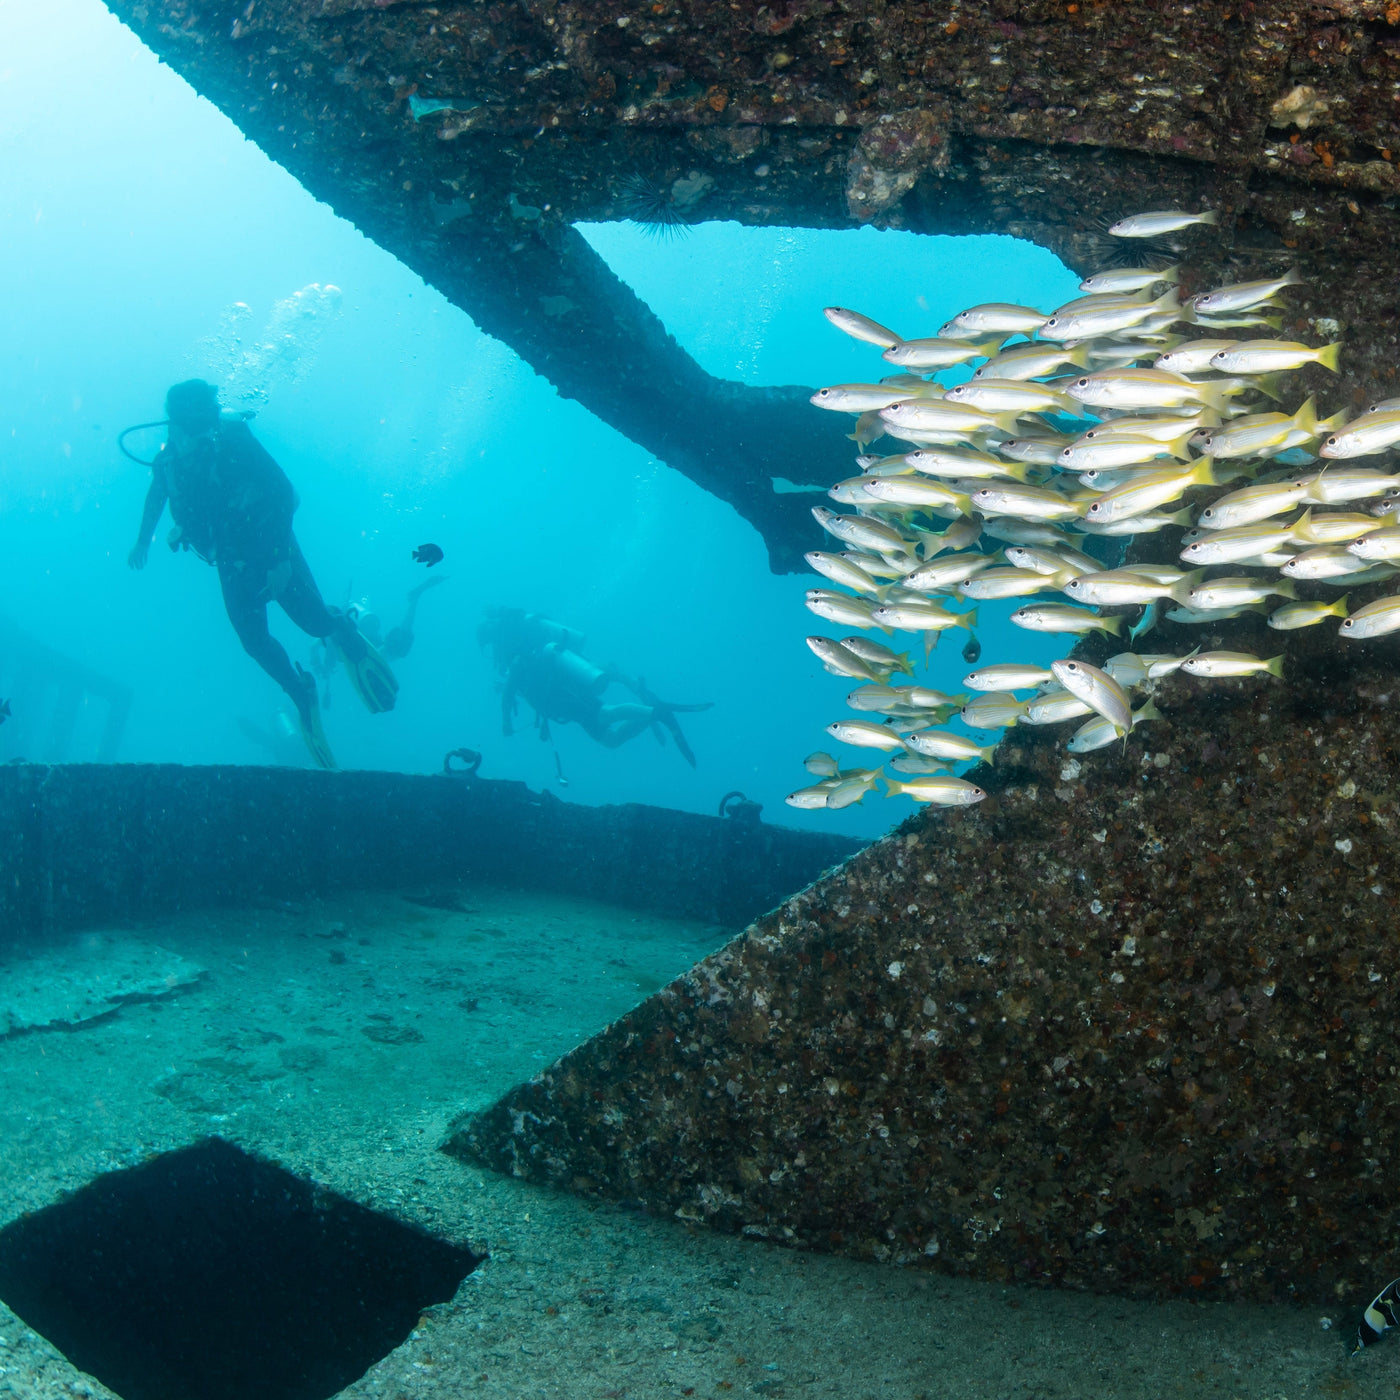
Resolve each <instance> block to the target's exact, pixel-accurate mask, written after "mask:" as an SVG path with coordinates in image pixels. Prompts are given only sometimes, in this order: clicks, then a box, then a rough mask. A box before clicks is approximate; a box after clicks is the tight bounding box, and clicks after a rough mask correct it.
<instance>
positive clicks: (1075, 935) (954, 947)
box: [447, 669, 1400, 1303]
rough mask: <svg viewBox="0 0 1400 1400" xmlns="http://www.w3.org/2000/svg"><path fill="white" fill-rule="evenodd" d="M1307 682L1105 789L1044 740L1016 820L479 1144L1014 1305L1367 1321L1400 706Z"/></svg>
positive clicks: (1142, 751) (970, 835) (1380, 1171)
mask: <svg viewBox="0 0 1400 1400" xmlns="http://www.w3.org/2000/svg"><path fill="white" fill-rule="evenodd" d="M1301 689H1302V691H1303V694H1302V696H1301V698H1300V695H1299V693H1298V692H1297V691H1289V690H1287V689H1285V688H1284V687H1282V686H1279V685H1276V684H1272V685H1271V684H1265V683H1260V682H1257V681H1247V682H1231V683H1226V684H1223V685H1222V684H1220V683H1218V682H1217V683H1215V684H1214V685H1212V686H1207V685H1204V684H1201V683H1199V682H1197V681H1195V680H1194V679H1192V678H1189V677H1181V678H1172V679H1170V680H1169V681H1167V682H1164V683H1163V684H1162V686H1161V688H1160V690H1159V693H1158V701H1157V703H1158V704H1159V706H1160V707H1161V708H1162V710H1163V712H1164V714H1165V715H1166V716H1167V717H1166V718H1165V719H1164V720H1162V721H1161V722H1158V723H1154V724H1152V725H1150V726H1144V727H1143V728H1141V729H1139V730H1138V731H1137V734H1136V735H1135V736H1134V741H1133V743H1132V744H1131V745H1129V746H1128V748H1127V750H1126V753H1119V752H1117V751H1116V750H1105V751H1100V752H1099V753H1095V754H1088V755H1085V756H1083V758H1082V759H1080V760H1078V761H1075V760H1074V758H1073V756H1072V755H1068V754H1067V753H1066V752H1065V751H1064V749H1063V748H1062V747H1059V746H1057V745H1056V744H1054V742H1053V741H1049V740H1046V739H1045V738H1044V737H1043V736H1042V735H1037V734H1031V733H1030V732H1029V731H1024V732H1016V733H1013V734H1012V735H1011V736H1010V737H1009V738H1008V739H1007V741H1006V746H1005V748H1004V749H1003V750H1002V752H1001V753H1000V755H999V757H998V761H997V767H996V769H995V771H989V770H986V769H984V770H981V773H980V775H979V778H978V780H979V781H981V782H983V783H984V784H985V786H987V787H988V789H989V790H990V794H991V795H990V797H989V799H988V801H987V802H986V803H985V804H984V805H982V806H980V807H975V808H971V809H968V810H967V811H966V812H964V813H959V814H955V815H951V816H948V815H938V814H931V815H921V816H918V817H915V818H913V819H911V820H910V821H908V822H906V823H905V824H904V826H903V827H901V828H900V829H899V830H897V831H896V832H894V833H893V834H891V835H890V836H888V837H886V838H885V839H883V840H882V841H880V842H878V843H877V844H876V845H874V846H872V847H870V848H868V849H867V850H866V851H864V852H861V853H860V854H858V855H856V856H854V857H852V858H851V859H850V860H849V861H848V862H847V863H846V864H845V865H844V867H842V868H841V869H839V870H838V871H836V872H833V873H831V874H829V875H827V876H826V877H824V878H823V879H822V880H820V881H819V882H818V883H816V884H815V885H813V886H811V887H810V888H809V889H807V890H805V891H804V892H802V893H801V894H799V895H797V896H795V897H794V898H792V899H791V900H789V901H787V902H786V903H785V904H783V905H782V906H781V907H780V908H778V909H776V910H774V911H773V912H772V913H770V914H768V915H766V916H765V917H764V918H762V919H760V920H759V921H758V922H757V923H755V924H754V925H753V926H752V927H751V928H750V929H749V930H748V931H747V933H746V934H745V935H744V936H742V937H741V938H740V939H738V940H737V941H735V942H734V943H732V944H730V945H729V946H728V947H727V948H726V949H724V950H723V951H722V952H721V953H719V954H717V955H715V956H714V957H712V958H710V959H708V960H706V961H705V962H703V963H701V964H699V965H698V966H697V967H695V968H694V969H693V970H692V971H691V972H689V973H688V974H687V975H686V976H685V977H683V978H681V979H679V980H678V981H677V982H675V983H673V984H672V985H671V986H670V987H668V988H666V989H665V990H664V991H662V992H661V993H659V994H657V995H656V996H654V997H653V998H652V999H651V1000H650V1001H648V1002H646V1003H644V1004H643V1005H642V1006H640V1007H638V1008H637V1009H636V1010H635V1011H634V1012H632V1013H631V1014H630V1015H628V1016H627V1017H625V1018H623V1019H622V1020H621V1021H619V1022H617V1023H616V1024H615V1025H614V1026H613V1027H611V1028H610V1029H609V1030H608V1031H607V1032H606V1033H605V1034H603V1035H601V1036H599V1037H598V1038H596V1039H595V1040H593V1041H592V1042H589V1043H588V1044H586V1045H584V1046H582V1047H580V1048H579V1049H578V1050H576V1051H574V1052H573V1053H572V1054H570V1055H568V1056H566V1057H565V1058H564V1059H562V1060H560V1061H559V1062H558V1063H557V1064H556V1065H554V1066H553V1067H551V1068H550V1069H549V1070H548V1071H547V1072H545V1073H542V1074H540V1075H539V1076H537V1077H536V1078H535V1079H534V1080H532V1081H531V1082H530V1083H528V1084H525V1085H522V1086H521V1087H520V1088H519V1089H517V1090H516V1091H514V1092H513V1093H511V1094H510V1095H508V1096H507V1097H506V1098H504V1099H503V1100H501V1102H500V1103H498V1104H497V1105H496V1106H495V1107H494V1108H492V1109H491V1110H490V1111H488V1112H486V1113H485V1114H483V1115H481V1116H480V1117H478V1118H475V1119H473V1120H470V1121H466V1122H464V1123H462V1124H461V1125H459V1127H458V1129H457V1131H456V1132H455V1133H454V1135H453V1137H452V1138H451V1139H450V1141H449V1143H448V1144H447V1150H449V1151H451V1152H453V1153H456V1154H458V1155H460V1156H462V1157H464V1158H466V1159H468V1160H471V1161H475V1162H479V1163H484V1164H488V1165H490V1166H493V1167H495V1168H497V1169H499V1170H501V1171H507V1172H512V1173H514V1174H516V1175H517V1176H521V1177H525V1178H527V1179H529V1180H533V1181H538V1182H541V1183H548V1184H550V1185H554V1186H561V1187H565V1188H567V1189H569V1190H572V1191H579V1192H585V1193H589V1194H595V1195H600V1196H606V1197H609V1198H612V1199H616V1200H624V1201H631V1202H635V1203H637V1204H639V1205H641V1206H642V1207H644V1208H646V1209H647V1210H651V1211H655V1212H658V1213H663V1214H667V1215H672V1216H675V1217H676V1218H678V1219H681V1220H690V1221H697V1222H699V1221H703V1222H706V1223H708V1224H710V1225H713V1226H715V1227H718V1228H721V1229H725V1230H732V1231H741V1232H743V1233H744V1234H747V1235H752V1236H756V1237H759V1238H762V1239H767V1240H773V1241H776V1242H779V1243H785V1244H790V1245H795V1246H798V1247H801V1248H809V1249H818V1250H834V1251H836V1252H839V1253H843V1254H851V1255H855V1256H858V1257H862V1258H870V1259H878V1260H888V1261H892V1262H897V1263H903V1264H917V1265H924V1266H930V1267H932V1268H935V1269H939V1270H946V1271H951V1272H955V1273H961V1274H968V1275H972V1276H976V1277H982V1278H993V1279H1002V1280H1007V1281H1012V1280H1014V1281H1019V1282H1041V1283H1052V1284H1060V1285H1069V1286H1075V1287H1083V1288H1089V1289H1094V1290H1102V1291H1113V1292H1120V1293H1126V1294H1131V1295H1135V1296H1151V1297H1161V1296H1166V1295H1171V1294H1182V1293H1184V1294H1188V1295H1197V1296H1202V1295H1215V1296H1234V1297H1239V1298H1247V1299H1255V1300H1281V1299H1295V1300H1303V1299H1306V1300H1309V1301H1312V1302H1316V1303H1328V1302H1335V1301H1336V1300H1337V1299H1338V1298H1339V1297H1341V1298H1347V1299H1353V1300H1354V1299H1355V1298H1358V1297H1361V1296H1363V1295H1365V1296H1370V1292H1371V1291H1374V1289H1375V1288H1376V1287H1378V1286H1379V1285H1380V1284H1381V1283H1383V1282H1384V1281H1385V1279H1386V1278H1388V1277H1389V1276H1390V1274H1391V1273H1393V1272H1394V1270H1393V1267H1392V1265H1393V1262H1394V1259H1393V1253H1392V1252H1391V1249H1390V1243H1389V1242H1390V1241H1391V1240H1392V1239H1393V1236H1394V1230H1395V1227H1396V1224H1397V1215H1398V1214H1400V1211H1397V1206H1396V1204H1395V1200H1394V1193H1393V1190H1392V1183H1391V1179H1390V1178H1391V1175H1392V1174H1391V1172H1390V1171H1389V1164H1390V1163H1391V1161H1392V1160H1393V1156H1394V1153H1395V1152H1396V1151H1397V1149H1400V1115H1397V1108H1400V1078H1397V1065H1396V1058H1395V1055H1394V1045H1395V1039H1394V1026H1395V1022H1396V1017H1397V1014H1400V947H1397V945H1396V942H1395V937H1394V934H1395V928H1396V924H1397V920H1396V906H1397V898H1400V856H1397V853H1396V847H1395V834H1394V832H1395V823H1396V822H1397V820H1400V800H1398V798H1397V794H1398V793H1400V789H1397V776H1400V775H1398V774H1397V759H1398V758H1400V748H1398V746H1400V723H1398V722H1397V718H1396V715H1395V712H1394V703H1395V701H1396V700H1397V699H1400V689H1396V688H1395V685H1394V678H1393V676H1392V675H1390V674H1389V673H1388V672H1383V671H1378V670H1374V669H1372V670H1365V669H1359V670H1357V671H1355V672H1353V673H1352V674H1350V675H1348V676H1347V677H1345V679H1342V680H1340V681H1339V682H1338V683H1336V684H1335V685H1333V686H1331V687H1326V686H1324V685H1321V684H1318V685H1317V686H1316V688H1311V687H1309V686H1303V687H1302V688H1301ZM1027 734H1029V737H1026V735H1027Z"/></svg>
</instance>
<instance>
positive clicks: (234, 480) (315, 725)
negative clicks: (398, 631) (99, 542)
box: [128, 379, 398, 768]
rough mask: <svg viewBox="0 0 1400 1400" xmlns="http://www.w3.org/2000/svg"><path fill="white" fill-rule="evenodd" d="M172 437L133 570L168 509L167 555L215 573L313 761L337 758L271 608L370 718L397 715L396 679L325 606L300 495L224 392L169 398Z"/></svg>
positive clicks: (150, 496) (193, 387) (178, 388)
mask: <svg viewBox="0 0 1400 1400" xmlns="http://www.w3.org/2000/svg"><path fill="white" fill-rule="evenodd" d="M165 409H166V415H167V418H168V420H169V436H168V439H167V441H166V443H165V445H164V446H163V447H162V448H161V450H160V452H159V453H158V454H157V456H156V458H155V460H154V461H153V462H152V463H151V464H150V466H151V486H150V490H149V491H147V493H146V504H145V508H144V510H143V511H142V514H141V528H140V533H139V534H138V536H137V540H136V546H135V548H134V549H133V550H132V551H131V554H130V556H129V558H128V562H129V563H130V565H131V567H132V568H133V569H141V568H144V567H145V565H146V559H147V556H148V555H149V552H150V547H151V541H152V539H153V538H154V537H155V532H156V526H157V525H158V524H159V523H160V517H161V512H162V511H163V510H164V509H165V506H166V504H167V502H168V503H169V506H170V515H171V518H172V519H173V520H174V522H175V528H174V529H173V530H172V531H171V533H170V547H171V549H173V550H174V549H192V550H194V552H195V553H196V554H198V555H199V557H200V558H201V559H203V560H205V562H206V563H210V564H213V565H214V566H215V568H217V569H218V571H219V584H220V587H221V588H222V589H223V595H224V606H225V608H226V609H227V610H228V616H229V621H230V622H232V623H233V628H234V631H235V632H237V633H238V639H239V641H241V642H242V643H243V648H244V650H245V651H246V652H247V653H248V655H249V656H251V657H252V658H253V660H254V661H256V662H257V663H258V665H259V666H261V667H262V668H263V670H264V671H266V672H267V674H268V675H269V676H271V677H272V679H273V680H275V681H276V682H277V684H278V685H280V686H281V687H282V689H283V690H285V691H286V692H287V694H288V696H290V697H291V700H292V703H293V704H294V705H295V706H296V709H297V715H298V717H299V718H300V720H301V730H302V737H303V739H305V741H306V746H307V748H308V749H310V751H311V754H312V756H313V757H314V758H315V760H316V762H317V763H319V764H320V765H321V766H322V767H323V768H333V767H334V766H335V760H334V758H333V757H332V755H331V752H330V748H329V746H328V745H327V743H326V737H325V733H324V731H323V730H322V728H321V719H320V712H319V709H318V706H317V703H316V681H315V678H314V677H313V676H311V675H309V674H308V673H307V672H306V671H304V670H303V669H302V668H301V667H300V666H295V667H294V666H293V665H292V662H291V660H290V658H289V657H288V656H287V653H286V651H285V650H284V649H283V647H282V645H281V643H280V642H278V641H277V639H276V638H275V637H273V636H272V634H271V632H269V631H268V626H267V605H268V604H269V603H272V602H276V603H277V604H279V605H280V607H281V608H282V611H283V612H285V613H286V614H287V616H288V617H289V618H291V620H292V621H293V622H294V623H295V624H296V625H297V626H298V627H299V628H301V630H302V631H303V632H306V633H308V634H309V635H310V636H313V637H319V638H323V639H326V640H328V641H329V642H330V643H331V644H333V645H334V646H335V647H336V649H337V650H338V651H339V653H340V656H341V659H342V660H343V661H344V663H345V666H346V669H347V671H348V672H349V674H350V679H351V681H352V683H353V684H354V685H355V688H356V690H357V691H358V692H359V694H360V697H361V699H362V700H363V701H364V702H365V705H366V707H367V708H368V709H369V710H370V711H371V712H374V713H378V712H381V711H384V710H389V709H392V708H393V706H394V700H395V695H396V692H397V690H398V682H397V681H395V679H394V675H393V672H392V671H390V669H389V667H388V665H387V664H386V663H385V662H384V660H383V658H382V657H380V656H379V654H378V653H377V652H376V651H375V650H374V648H373V647H371V646H370V645H369V644H368V643H367V642H366V641H365V639H364V638H363V637H362V636H361V635H360V633H359V631H358V630H357V629H356V627H355V625H354V623H353V622H351V620H350V619H349V618H347V617H346V616H345V615H344V614H342V613H339V612H336V611H333V610H332V609H330V608H328V607H327V606H326V604H325V602H324V601H323V600H322V598H321V593H320V590H319V589H318V588H317V587H316V581H315V579H313V578H312V576H311V570H310V568H309V567H308V566H307V563H306V560H305V558H304V557H303V556H302V552H301V549H300V547H299V546H298V544H297V541H296V536H295V535H294V534H293V533H292V516H293V514H294V512H295V511H296V508H297V496H296V492H295V491H294V490H293V489H292V484H291V482H290V481H288V480H287V477H286V475H285V474H284V473H283V471H282V469H281V468H280V467H279V466H278V465H277V463H276V462H275V461H273V459H272V457H271V455H270V454H269V453H268V452H267V451H266V449H265V448H263V447H262V446H261V445H260V444H259V443H258V441H257V440H256V439H255V438H254V437H253V434H252V433H251V432H250V431H249V428H248V425H247V423H246V422H243V421H241V420H233V421H230V420H227V419H225V418H223V417H222V416H221V415H220V412H219V401H218V390H217V389H216V388H215V387H214V386H213V385H212V384H206V383H205V382H204V381H203V380H202V379H190V380H186V381H185V382H184V383H181V384H176V385H174V386H173V387H172V388H171V390H170V392H169V393H168V394H167V395H166V400H165Z"/></svg>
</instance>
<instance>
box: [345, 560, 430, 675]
mask: <svg viewBox="0 0 1400 1400" xmlns="http://www.w3.org/2000/svg"><path fill="white" fill-rule="evenodd" d="M446 582H447V575H446V574H434V575H433V576H432V577H431V578H428V579H425V580H424V581H423V582H422V583H420V584H419V585H418V587H417V588H411V589H409V591H408V601H407V602H406V603H405V604H404V612H403V621H402V622H400V623H399V625H398V626H397V627H391V628H390V629H389V630H388V631H387V632H385V631H384V630H383V624H382V623H381V622H380V620H379V618H378V616H377V615H376V614H375V613H372V612H370V610H369V607H368V605H367V604H366V603H365V602H364V601H363V600H361V601H360V602H359V603H356V604H353V605H352V606H351V607H349V608H347V609H346V612H347V613H349V615H350V616H351V617H352V618H354V619H355V626H356V627H358V628H359V629H360V631H361V632H362V633H363V634H364V636H365V637H367V638H368V639H369V641H370V643H371V644H372V645H373V646H376V647H378V648H379V652H380V655H382V656H384V657H387V658H388V660H390V661H402V660H403V659H404V657H405V656H407V655H408V654H409V652H410V651H412V650H413V642H414V636H413V623H414V620H415V619H416V618H417V616H418V602H419V599H421V598H422V596H423V595H424V594H425V593H426V592H427V591H428V590H429V589H430V588H436V587H437V586H438V584H440V583H446Z"/></svg>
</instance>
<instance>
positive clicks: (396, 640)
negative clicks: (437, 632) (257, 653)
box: [311, 574, 448, 710]
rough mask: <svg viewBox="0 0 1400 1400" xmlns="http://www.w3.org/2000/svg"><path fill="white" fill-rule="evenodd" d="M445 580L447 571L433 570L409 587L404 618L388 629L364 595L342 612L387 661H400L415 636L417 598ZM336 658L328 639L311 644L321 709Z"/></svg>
mask: <svg viewBox="0 0 1400 1400" xmlns="http://www.w3.org/2000/svg"><path fill="white" fill-rule="evenodd" d="M446 582H448V577H447V575H446V574H441V575H437V574H435V575H433V576H432V577H431V578H429V579H426V580H424V582H422V583H420V584H419V585H418V586H417V587H416V588H411V589H410V590H409V593H408V600H407V602H406V603H405V604H404V613H403V620H402V621H401V622H400V623H399V624H398V625H397V626H396V627H391V628H390V629H389V630H388V631H387V632H386V631H385V630H384V624H383V622H381V621H380V618H379V614H378V613H376V612H374V611H372V610H371V609H370V606H369V600H368V599H367V598H361V599H360V601H359V602H358V603H349V604H347V606H346V608H345V615H346V616H347V617H348V618H350V620H351V621H352V622H354V624H355V626H356V627H357V628H359V631H360V635H361V636H362V637H363V638H364V639H365V640H366V641H367V642H368V643H369V644H370V645H371V646H372V647H374V648H375V650H376V651H378V652H379V654H380V655H381V656H382V657H383V658H384V659H385V660H386V661H402V660H403V659H404V657H405V656H407V655H408V654H409V652H411V651H412V650H413V643H414V641H415V640H416V638H415V636H414V633H413V625H414V622H415V620H416V619H417V616H418V603H419V600H420V599H421V598H422V597H423V595H424V594H425V593H426V592H427V591H428V590H429V589H430V588H436V587H437V586H438V584H440V583H446ZM346 592H347V594H348V593H349V590H348V589H347V590H346ZM335 661H336V653H335V647H334V645H333V644H332V643H331V642H329V641H327V642H320V643H317V644H316V645H315V646H313V647H312V649H311V669H312V671H313V672H314V673H315V675H316V677H317V679H319V680H320V681H321V708H322V709H323V710H328V709H330V707H331V686H330V681H331V677H332V676H333V675H334V674H335Z"/></svg>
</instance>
